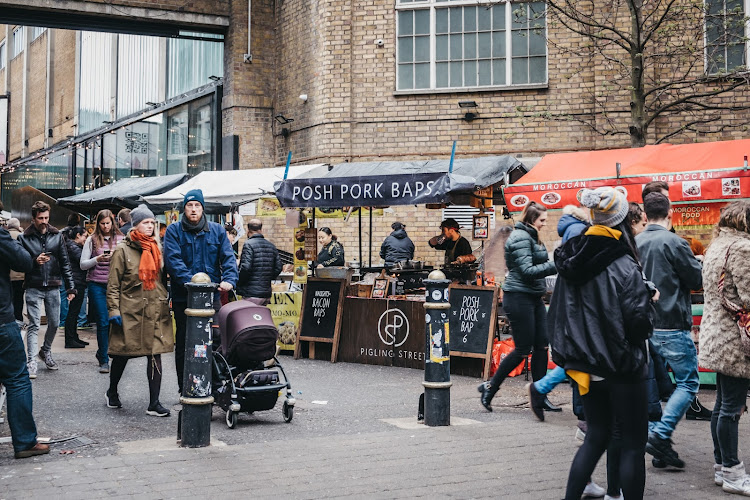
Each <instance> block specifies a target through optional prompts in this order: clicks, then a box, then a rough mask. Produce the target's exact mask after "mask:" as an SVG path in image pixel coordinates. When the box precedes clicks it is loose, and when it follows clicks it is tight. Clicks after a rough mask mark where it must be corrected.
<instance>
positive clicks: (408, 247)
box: [380, 229, 414, 266]
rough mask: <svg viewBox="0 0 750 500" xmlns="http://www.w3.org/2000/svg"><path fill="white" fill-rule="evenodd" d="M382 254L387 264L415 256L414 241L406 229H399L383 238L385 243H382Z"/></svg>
mask: <svg viewBox="0 0 750 500" xmlns="http://www.w3.org/2000/svg"><path fill="white" fill-rule="evenodd" d="M380 256H381V257H382V258H383V260H385V265H386V266H390V265H393V264H395V263H396V262H401V261H402V260H411V259H413V258H414V243H412V241H411V238H409V236H407V235H406V231H405V230H403V229H397V230H396V231H393V232H392V233H391V234H390V235H388V237H387V238H386V239H385V240H383V244H382V245H380Z"/></svg>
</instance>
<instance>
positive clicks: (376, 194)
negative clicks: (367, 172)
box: [274, 172, 475, 208]
mask: <svg viewBox="0 0 750 500" xmlns="http://www.w3.org/2000/svg"><path fill="white" fill-rule="evenodd" d="M474 186H475V180H474V178H472V177H466V176H463V175H457V174H449V173H447V172H438V173H429V174H423V173H420V174H401V175H374V176H368V177H334V178H327V177H318V178H305V179H287V180H285V181H280V182H277V183H276V184H275V185H274V189H275V190H276V197H277V198H278V199H279V202H280V203H281V205H282V206H284V207H328V208H340V207H362V206H365V207H371V206H375V207H383V206H390V205H424V204H427V203H446V202H449V201H450V199H451V194H455V193H467V192H468V193H471V192H472V191H473V190H474Z"/></svg>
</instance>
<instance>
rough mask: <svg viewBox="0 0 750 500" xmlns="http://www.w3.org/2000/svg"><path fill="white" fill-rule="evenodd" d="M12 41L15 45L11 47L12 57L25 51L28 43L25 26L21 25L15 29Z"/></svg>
mask: <svg viewBox="0 0 750 500" xmlns="http://www.w3.org/2000/svg"><path fill="white" fill-rule="evenodd" d="M12 41H13V46H12V47H11V50H12V51H13V52H12V53H11V56H10V58H11V59H13V58H14V57H16V56H17V55H18V54H20V53H21V52H23V48H24V45H26V29H25V28H24V27H23V26H19V27H18V28H16V29H14V30H13V36H12Z"/></svg>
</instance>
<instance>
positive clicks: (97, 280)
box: [81, 210, 122, 373]
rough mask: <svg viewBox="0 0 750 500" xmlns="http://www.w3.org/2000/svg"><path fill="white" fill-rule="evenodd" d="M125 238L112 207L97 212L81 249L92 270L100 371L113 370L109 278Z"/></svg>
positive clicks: (86, 265) (90, 283)
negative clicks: (110, 344)
mask: <svg viewBox="0 0 750 500" xmlns="http://www.w3.org/2000/svg"><path fill="white" fill-rule="evenodd" d="M120 241H122V233H120V230H119V229H118V226H117V224H116V222H115V216H114V215H113V214H112V212H110V211H109V210H100V211H99V213H98V214H96V226H95V228H94V233H93V234H92V235H91V236H89V237H88V238H87V239H86V243H84V244H83V249H82V250H81V269H82V270H84V271H88V274H87V275H86V281H87V282H88V292H89V304H90V305H91V310H92V311H93V313H94V318H96V342H97V345H98V349H97V350H96V360H97V362H98V364H99V373H109V356H108V353H109V312H108V311H107V280H108V279H109V260H110V258H111V256H112V253H113V252H114V250H115V247H116V246H117V244H118V243H120Z"/></svg>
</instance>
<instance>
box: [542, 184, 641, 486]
mask: <svg viewBox="0 0 750 500" xmlns="http://www.w3.org/2000/svg"><path fill="white" fill-rule="evenodd" d="M581 204H582V205H584V206H586V207H589V208H591V212H592V222H593V224H594V225H593V226H591V227H590V228H589V229H587V230H586V232H585V233H584V235H583V236H581V237H578V238H573V239H571V240H569V241H568V242H567V243H566V244H564V245H563V246H561V247H560V248H558V249H557V250H556V251H555V265H556V266H557V270H558V272H559V276H558V279H557V283H556V285H555V291H554V293H553V295H552V302H551V303H550V310H549V322H548V325H549V328H550V332H551V336H552V359H553V361H554V362H555V363H556V364H557V365H558V366H562V367H563V368H565V370H566V372H567V374H568V375H569V376H570V377H571V378H573V379H574V380H575V381H576V382H577V383H578V388H579V390H580V393H581V397H582V400H583V406H584V409H585V413H586V421H587V422H588V431H587V432H586V438H585V440H584V443H583V445H582V446H581V448H580V449H579V450H578V453H576V456H575V458H574V459H573V463H572V465H571V467H570V474H569V476H568V485H567V490H566V495H565V498H566V499H567V500H572V499H575V500H578V499H580V498H581V494H582V493H583V490H584V488H585V487H586V483H587V481H588V479H589V477H590V476H591V473H592V472H593V471H594V468H595V467H596V464H597V462H598V461H599V458H601V456H602V454H603V453H604V451H605V450H606V449H607V447H608V446H609V445H610V444H613V445H615V447H616V448H617V449H619V450H620V465H619V473H620V480H621V484H622V490H623V495H622V496H623V497H624V498H626V499H628V500H640V499H642V498H643V489H644V485H645V482H646V470H645V464H644V460H643V457H644V454H645V450H646V439H647V437H648V411H647V405H648V398H647V389H646V376H647V372H648V367H647V348H646V339H648V338H649V337H650V336H651V333H652V331H653V323H652V319H651V290H650V289H649V288H648V286H647V284H646V282H645V281H644V279H643V272H642V270H641V267H640V265H639V264H638V251H637V249H636V246H635V242H634V239H633V235H632V232H631V229H630V224H629V223H628V221H627V220H626V216H627V213H628V201H627V199H626V197H625V195H624V194H623V193H622V192H620V191H618V190H616V189H614V188H609V187H607V188H598V189H596V190H588V189H586V190H584V191H583V192H582V195H581ZM614 431H616V432H614Z"/></svg>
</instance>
